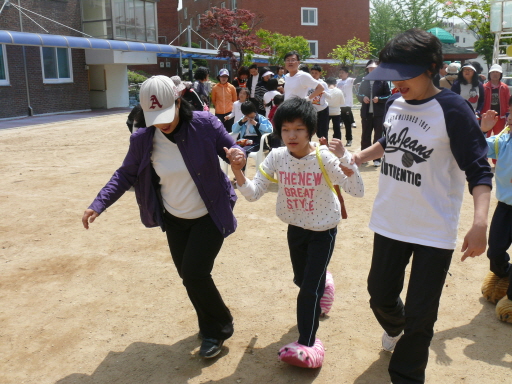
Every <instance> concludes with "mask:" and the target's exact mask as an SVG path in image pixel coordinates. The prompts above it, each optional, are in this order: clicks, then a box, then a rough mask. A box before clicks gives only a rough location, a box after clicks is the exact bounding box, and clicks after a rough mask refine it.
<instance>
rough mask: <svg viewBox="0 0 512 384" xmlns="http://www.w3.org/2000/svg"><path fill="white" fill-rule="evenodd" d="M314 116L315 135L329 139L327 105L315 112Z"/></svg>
mask: <svg viewBox="0 0 512 384" xmlns="http://www.w3.org/2000/svg"><path fill="white" fill-rule="evenodd" d="M316 116H317V123H316V136H317V137H318V138H321V137H325V138H326V139H329V107H326V108H324V109H322V110H321V111H320V112H317V113H316Z"/></svg>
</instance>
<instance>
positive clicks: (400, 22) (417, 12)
mask: <svg viewBox="0 0 512 384" xmlns="http://www.w3.org/2000/svg"><path fill="white" fill-rule="evenodd" d="M438 10H439V4H438V1H437V0H402V1H400V0H371V7H370V42H371V43H372V45H373V47H374V51H373V53H374V54H375V55H376V54H378V52H380V50H381V49H382V48H384V46H385V45H386V43H387V42H388V41H389V40H390V39H391V38H392V37H393V36H395V35H396V34H398V33H400V32H404V31H407V30H408V29H411V28H421V29H425V30H427V29H430V28H433V27H437V26H439V25H440V21H439V19H438V16H437V13H438Z"/></svg>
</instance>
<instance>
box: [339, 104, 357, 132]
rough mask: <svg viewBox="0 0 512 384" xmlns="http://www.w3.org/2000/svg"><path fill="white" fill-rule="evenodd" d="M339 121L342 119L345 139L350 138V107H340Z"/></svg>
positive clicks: (351, 117) (351, 121)
mask: <svg viewBox="0 0 512 384" xmlns="http://www.w3.org/2000/svg"><path fill="white" fill-rule="evenodd" d="M341 121H343V126H344V127H345V140H352V123H353V122H354V115H352V108H350V107H341Z"/></svg>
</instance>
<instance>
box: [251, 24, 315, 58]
mask: <svg viewBox="0 0 512 384" xmlns="http://www.w3.org/2000/svg"><path fill="white" fill-rule="evenodd" d="M256 36H258V37H259V38H260V40H261V47H262V48H265V49H266V48H268V49H269V50H270V58H269V64H270V65H284V55H285V54H286V53H288V52H290V51H297V52H298V53H299V54H300V57H301V59H302V60H305V59H307V58H309V57H310V56H311V52H310V50H309V42H308V41H307V40H306V39H305V38H304V37H302V36H287V35H282V34H280V33H277V32H270V31H267V30H266V29H260V30H259V31H258V32H256Z"/></svg>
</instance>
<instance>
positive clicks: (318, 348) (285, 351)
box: [277, 338, 325, 368]
mask: <svg viewBox="0 0 512 384" xmlns="http://www.w3.org/2000/svg"><path fill="white" fill-rule="evenodd" d="M324 355H325V350H324V345H323V344H322V342H321V341H320V339H318V338H317V339H316V340H315V345H313V346H312V347H307V346H305V345H302V344H299V343H297V342H296V341H294V342H293V343H290V344H286V345H285V346H284V347H282V348H281V349H280V350H279V352H278V353H277V356H278V357H277V358H278V359H279V360H281V361H284V362H285V363H288V364H290V365H296V366H297V367H302V368H319V367H321V366H322V363H323V362H324Z"/></svg>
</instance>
